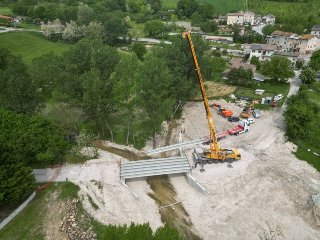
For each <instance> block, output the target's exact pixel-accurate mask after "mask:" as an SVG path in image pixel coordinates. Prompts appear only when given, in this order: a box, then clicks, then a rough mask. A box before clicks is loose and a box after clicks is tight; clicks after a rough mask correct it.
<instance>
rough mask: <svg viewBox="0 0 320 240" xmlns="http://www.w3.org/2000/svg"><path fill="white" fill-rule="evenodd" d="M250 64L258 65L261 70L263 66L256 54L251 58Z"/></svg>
mask: <svg viewBox="0 0 320 240" xmlns="http://www.w3.org/2000/svg"><path fill="white" fill-rule="evenodd" d="M250 64H253V65H255V66H256V67H257V70H260V68H261V63H260V61H259V58H258V57H256V56H252V57H251V59H250Z"/></svg>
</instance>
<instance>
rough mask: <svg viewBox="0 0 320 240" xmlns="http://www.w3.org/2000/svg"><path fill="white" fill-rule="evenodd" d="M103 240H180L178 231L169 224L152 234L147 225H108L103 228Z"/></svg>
mask: <svg viewBox="0 0 320 240" xmlns="http://www.w3.org/2000/svg"><path fill="white" fill-rule="evenodd" d="M102 239H103V240H115V239H123V240H130V239H148V240H151V239H156V240H160V239H171V240H182V239H183V238H182V237H181V236H180V234H179V232H178V230H176V229H174V228H171V227H170V226H169V224H165V226H164V227H159V228H157V230H156V232H155V233H153V232H152V229H151V227H150V225H149V223H144V224H134V223H133V222H131V225H130V226H129V227H128V226H127V225H123V226H121V225H119V226H116V225H108V226H107V227H106V228H105V231H104V235H103V237H102Z"/></svg>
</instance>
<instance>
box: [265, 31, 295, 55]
mask: <svg viewBox="0 0 320 240" xmlns="http://www.w3.org/2000/svg"><path fill="white" fill-rule="evenodd" d="M294 35H295V34H294V33H289V32H282V31H274V32H273V33H271V36H267V44H272V45H273V44H274V45H277V47H278V49H279V50H281V51H284V52H286V51H287V45H290V43H289V41H290V40H289V38H290V37H291V36H294ZM291 44H292V43H291Z"/></svg>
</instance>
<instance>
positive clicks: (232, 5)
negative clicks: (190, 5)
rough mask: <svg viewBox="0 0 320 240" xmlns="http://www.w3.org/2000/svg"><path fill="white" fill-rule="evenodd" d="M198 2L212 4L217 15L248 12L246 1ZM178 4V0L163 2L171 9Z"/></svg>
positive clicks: (165, 0)
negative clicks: (233, 11) (240, 11)
mask: <svg viewBox="0 0 320 240" xmlns="http://www.w3.org/2000/svg"><path fill="white" fill-rule="evenodd" d="M198 2H199V3H200V4H201V3H206V2H210V3H212V4H213V6H214V8H215V11H214V14H215V15H218V14H221V15H224V14H226V13H228V12H230V11H231V10H237V11H239V10H242V11H245V10H246V0H198ZM177 3H178V0H162V6H163V7H167V8H170V9H173V8H175V7H176V6H177Z"/></svg>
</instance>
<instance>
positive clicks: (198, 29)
mask: <svg viewBox="0 0 320 240" xmlns="http://www.w3.org/2000/svg"><path fill="white" fill-rule="evenodd" d="M186 30H187V31H190V32H199V33H202V30H201V28H200V27H186Z"/></svg>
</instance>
